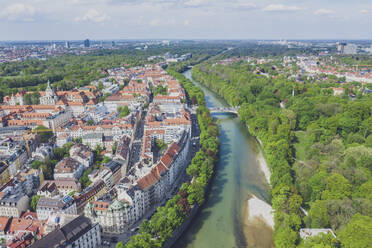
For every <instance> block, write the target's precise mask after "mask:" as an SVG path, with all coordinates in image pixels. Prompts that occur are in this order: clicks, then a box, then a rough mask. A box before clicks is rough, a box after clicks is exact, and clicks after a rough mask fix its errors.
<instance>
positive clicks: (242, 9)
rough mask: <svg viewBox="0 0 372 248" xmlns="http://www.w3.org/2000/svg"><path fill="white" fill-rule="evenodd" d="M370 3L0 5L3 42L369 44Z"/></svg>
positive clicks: (23, 0) (206, 0)
mask: <svg viewBox="0 0 372 248" xmlns="http://www.w3.org/2000/svg"><path fill="white" fill-rule="evenodd" d="M368 2H369V1H367V0H359V1H353V2H352V3H350V2H349V1H329V2H327V3H323V2H322V1H320V0H316V1H308V0H301V1H294V0H285V1H257V0H256V1H254V0H252V1H243V0H233V1H227V0H216V1H211V0H177V1H170V0H148V1H145V0H124V1H121V0H91V1H88V0H67V1H64V2H63V3H62V2H59V1H46V0H20V1H14V2H13V1H12V2H11V3H9V2H8V1H4V0H0V4H1V5H2V6H4V8H3V10H1V11H0V20H1V22H0V28H1V29H2V30H4V32H2V34H1V35H0V40H2V41H4V40H82V39H85V38H87V37H89V38H90V39H92V40H104V39H281V38H282V39H353V40H354V39H372V34H370V33H368V32H366V30H368V27H369V26H370V25H371V24H372V18H371V16H372V4H371V3H368ZM46 31H47V32H46Z"/></svg>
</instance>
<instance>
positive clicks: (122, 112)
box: [117, 105, 130, 118]
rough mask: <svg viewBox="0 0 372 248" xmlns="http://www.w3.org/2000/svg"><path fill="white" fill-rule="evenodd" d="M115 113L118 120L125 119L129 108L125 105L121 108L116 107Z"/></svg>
mask: <svg viewBox="0 0 372 248" xmlns="http://www.w3.org/2000/svg"><path fill="white" fill-rule="evenodd" d="M117 111H118V113H119V118H123V117H126V116H128V115H129V114H130V110H129V107H128V106H127V105H124V106H123V107H118V108H117Z"/></svg>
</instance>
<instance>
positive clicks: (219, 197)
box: [173, 70, 272, 248]
mask: <svg viewBox="0 0 372 248" xmlns="http://www.w3.org/2000/svg"><path fill="white" fill-rule="evenodd" d="M184 75H185V76H186V77H187V78H189V79H190V80H192V79H191V70H188V71H186V72H185V73H184ZM192 81H193V82H194V83H195V84H197V85H198V86H200V87H201V88H202V89H203V91H204V93H205V97H206V102H207V107H222V106H228V105H227V103H226V102H225V101H224V100H223V99H222V98H221V97H219V96H218V95H216V94H215V93H213V92H212V91H210V90H209V89H207V88H206V87H203V86H202V85H200V84H199V83H198V82H195V81H194V80H192ZM214 116H215V117H217V118H218V119H219V127H220V132H221V136H220V140H221V146H220V161H219V163H218V165H217V166H216V168H215V175H214V178H213V180H212V183H211V189H210V192H209V193H208V196H207V198H206V202H205V204H204V206H203V207H202V208H201V210H200V212H199V213H198V214H197V216H196V217H195V219H194V220H193V222H192V223H191V225H190V227H189V228H188V230H187V231H186V232H185V233H184V234H183V235H182V236H181V238H180V239H179V240H178V241H177V243H176V244H175V245H174V246H173V247H174V248H209V247H210V248H220V247H223V248H225V247H226V248H230V247H257V248H258V247H260V248H266V247H268V248H269V247H272V237H271V236H272V231H271V230H269V229H268V228H267V227H266V226H265V225H263V224H260V223H258V224H253V225H247V224H246V223H245V218H246V212H247V210H246V208H247V204H246V203H247V199H248V198H249V195H250V194H254V195H256V196H257V197H258V198H260V199H262V200H265V201H267V202H268V201H269V193H268V189H269V188H268V184H267V182H266V180H265V177H264V176H263V173H262V172H261V170H260V167H259V163H258V161H257V155H258V154H259V152H260V149H259V145H258V143H257V141H256V140H255V138H253V137H252V136H250V135H249V133H248V131H247V129H246V128H245V127H244V126H243V125H242V124H241V123H240V121H239V118H237V117H235V116H233V115H228V114H225V115H214Z"/></svg>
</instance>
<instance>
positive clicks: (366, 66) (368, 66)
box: [355, 65, 372, 71]
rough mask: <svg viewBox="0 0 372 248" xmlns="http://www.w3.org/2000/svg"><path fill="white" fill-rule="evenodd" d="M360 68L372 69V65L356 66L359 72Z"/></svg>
mask: <svg viewBox="0 0 372 248" xmlns="http://www.w3.org/2000/svg"><path fill="white" fill-rule="evenodd" d="M359 67H362V68H370V69H372V65H355V69H356V70H357V71H359Z"/></svg>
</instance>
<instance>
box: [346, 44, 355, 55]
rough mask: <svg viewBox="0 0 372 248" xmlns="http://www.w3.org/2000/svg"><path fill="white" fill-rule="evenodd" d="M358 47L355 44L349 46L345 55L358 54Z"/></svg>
mask: <svg viewBox="0 0 372 248" xmlns="http://www.w3.org/2000/svg"><path fill="white" fill-rule="evenodd" d="M357 52H358V46H357V45H355V44H347V45H346V46H345V48H344V54H357Z"/></svg>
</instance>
